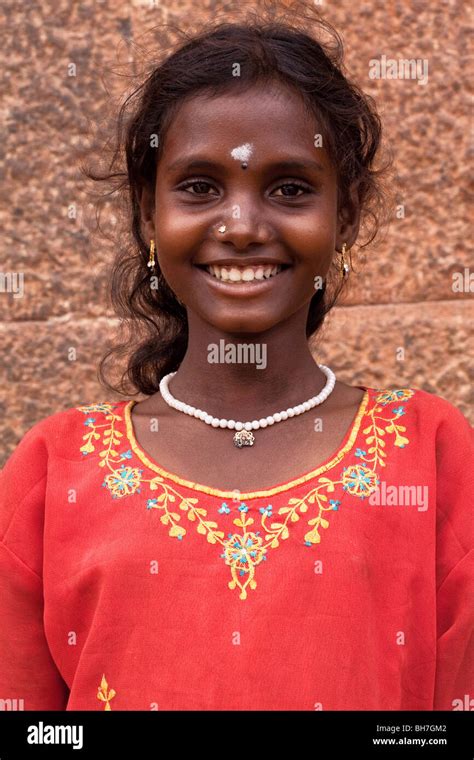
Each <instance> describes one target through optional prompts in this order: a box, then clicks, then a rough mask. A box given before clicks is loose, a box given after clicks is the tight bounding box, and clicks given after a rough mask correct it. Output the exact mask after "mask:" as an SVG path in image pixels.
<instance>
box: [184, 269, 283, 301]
mask: <svg viewBox="0 0 474 760" xmlns="http://www.w3.org/2000/svg"><path fill="white" fill-rule="evenodd" d="M195 266H196V269H198V270H199V271H200V272H202V274H203V276H204V277H205V278H206V281H207V283H208V284H209V285H211V287H214V289H215V290H220V291H222V292H223V293H227V294H228V295H232V296H239V295H240V296H246V295H253V294H256V293H259V292H260V291H262V290H264V289H265V288H268V287H273V286H276V285H275V283H278V282H280V283H281V282H282V281H283V280H284V278H285V275H286V273H287V272H288V271H289V270H290V268H291V267H289V266H285V267H283V268H282V269H281V270H280V271H279V272H278V273H277V274H275V275H273V276H272V277H268V278H264V279H263V280H256V279H254V280H250V281H245V280H241V281H240V282H239V281H238V282H233V281H231V280H221V279H218V278H217V277H215V276H214V275H213V274H210V273H209V272H208V271H207V269H206V267H203V266H197V265H195ZM270 283H271V284H270Z"/></svg>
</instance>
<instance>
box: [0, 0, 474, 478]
mask: <svg viewBox="0 0 474 760" xmlns="http://www.w3.org/2000/svg"><path fill="white" fill-rule="evenodd" d="M250 5H252V6H255V5H256V4H255V3H253V4H250ZM286 5H287V4H286V3H284V2H281V3H279V4H278V6H279V7H280V8H283V7H285V6H286ZM315 5H317V4H315ZM318 7H319V8H320V9H321V10H322V11H323V12H324V14H325V16H326V17H327V18H328V20H329V21H330V22H332V23H333V24H334V25H335V26H336V28H337V29H338V30H339V32H340V33H341V34H342V36H343V39H344V42H345V46H346V59H345V60H346V66H347V68H348V70H349V72H350V73H351V75H352V76H353V77H354V78H355V80H356V81H357V83H358V84H359V85H360V86H361V87H362V88H363V89H364V90H365V91H366V92H368V93H369V94H370V95H372V96H373V97H374V98H375V99H376V102H377V105H378V108H379V111H380V113H381V116H382V119H383V124H384V130H385V139H386V142H387V144H388V145H389V146H390V148H391V150H392V151H393V154H394V161H395V170H396V174H395V176H394V180H393V183H394V185H393V190H394V193H395V196H396V199H397V202H398V203H399V204H400V205H402V206H403V208H404V215H403V216H402V218H398V217H396V216H394V218H393V220H392V224H391V226H390V229H389V231H388V234H387V235H386V237H385V239H384V240H383V241H382V242H381V243H380V242H379V244H378V245H377V246H375V247H374V248H370V247H369V248H368V249H366V251H365V253H364V254H363V256H360V257H359V258H358V260H357V266H356V269H357V270H358V274H357V275H354V274H353V275H352V284H351V287H350V289H349V291H348V293H347V295H346V296H345V298H344V299H343V301H342V302H341V304H340V305H339V306H338V307H337V308H336V309H335V310H333V312H332V313H331V315H330V317H329V318H328V321H327V324H326V326H325V328H324V332H323V334H322V336H321V340H319V341H318V345H317V359H318V361H320V362H323V363H328V364H330V366H331V367H333V368H334V369H335V371H336V373H337V375H338V378H339V379H340V380H343V381H344V382H347V383H350V384H358V383H363V384H366V385H373V386H378V387H403V386H411V387H418V388H423V389H425V390H427V391H430V392H433V393H436V394H439V395H441V396H443V397H445V398H447V399H448V400H450V401H451V402H452V403H454V404H455V405H457V406H458V407H459V408H460V409H461V411H462V412H463V413H464V414H465V415H466V416H467V417H468V419H469V420H470V421H471V422H472V423H474V393H473V374H474V369H473V341H472V323H473V316H474V306H473V300H472V290H473V289H474V288H473V286H472V285H470V284H469V275H470V274H471V272H472V255H470V254H471V251H470V250H469V249H470V236H469V232H470V229H471V228H470V226H469V221H470V218H469V212H470V209H471V208H472V206H471V207H470V206H469V200H468V199H469V191H470V190H471V187H472V185H471V181H470V179H469V168H472V164H471V165H470V164H469V146H470V143H469V137H470V134H469V133H470V129H471V130H472V122H471V120H470V119H471V117H470V114H469V98H470V97H472V42H471V43H469V40H470V39H471V40H472V35H471V37H470V36H469V31H470V27H469V14H468V4H466V3H464V2H463V1H462V0H449V1H445V2H442V1H441V0H438V1H437V2H428V1H427V0H423V1H422V0H418V1H416V0H401V1H400V2H392V3H390V4H386V3H377V2H374V1H372V2H367V1H362V2H359V3H356V4H355V3H353V2H351V1H350V0H339V1H338V2H322V3H321V4H320V5H319V6H318ZM3 9H4V23H5V28H4V31H5V32H6V34H4V43H3V46H2V51H1V52H0V56H1V58H2V59H3V60H2V70H3V86H2V89H3V97H2V117H3V118H2V122H3V134H2V157H1V171H2V185H1V191H0V192H1V196H2V198H1V200H2V204H1V222H2V230H3V234H2V243H1V266H0V272H1V274H2V280H1V285H2V287H1V289H0V361H1V379H0V385H1V388H2V398H1V399H0V411H1V422H0V425H1V431H0V437H1V440H2V447H1V460H0V465H1V464H3V462H4V461H5V459H6V458H7V456H8V455H9V454H10V453H11V451H12V450H13V448H14V447H15V445H16V444H17V442H18V440H19V439H20V438H21V436H22V435H23V434H24V432H26V430H28V429H29V428H30V427H31V426H32V425H33V424H35V423H36V422H37V421H38V420H40V419H42V418H44V417H45V416H47V415H49V414H52V413H53V412H56V411H59V410H61V409H65V408H68V407H70V406H75V405H77V404H78V403H84V402H87V403H89V402H90V403H92V402H94V401H99V400H102V401H104V400H114V398H119V396H116V397H113V396H111V394H110V393H109V392H107V391H105V390H104V389H103V388H102V387H101V386H100V384H99V382H98V380H97V376H96V366H97V362H98V359H99V358H100V356H101V354H102V351H103V348H104V345H105V342H106V341H107V340H109V339H110V337H111V336H112V335H113V332H114V329H115V327H116V324H117V321H116V319H115V318H114V315H113V313H112V312H111V310H110V307H109V306H108V305H107V302H106V286H107V278H108V270H107V265H108V264H109V262H110V260H111V257H112V254H113V244H112V242H111V241H110V240H108V239H105V238H104V237H101V236H99V235H98V234H97V233H96V232H94V230H93V225H92V224H91V219H92V217H93V207H92V206H91V200H90V196H89V194H88V188H87V185H86V184H85V183H84V181H83V179H82V177H81V175H80V171H79V168H78V161H79V159H80V158H81V157H83V156H86V155H87V153H88V150H89V148H90V147H91V145H92V143H93V140H94V139H95V138H91V135H92V134H94V129H95V126H96V125H97V124H98V123H99V122H100V121H101V120H102V119H103V118H104V114H106V113H107V112H108V109H110V107H111V102H112V101H113V100H114V99H118V101H120V98H121V96H122V94H123V93H124V91H125V90H126V88H127V81H126V78H125V79H124V78H123V77H122V76H121V75H120V72H122V71H123V66H124V64H125V68H126V69H127V68H128V70H129V71H130V72H132V73H133V74H135V75H137V72H138V75H139V71H140V65H141V61H142V60H143V55H142V51H143V46H146V47H147V49H148V50H150V31H149V30H150V28H151V27H154V26H156V25H157V24H161V23H168V24H170V25H171V27H172V26H173V25H177V26H179V27H181V28H184V29H188V28H191V27H192V24H193V23H194V20H198V21H202V20H205V19H209V18H215V17H217V16H219V17H222V18H227V19H233V18H240V17H241V14H242V13H243V12H245V4H241V3H238V4H236V3H216V2H211V1H208V2H200V3H198V4H196V3H194V2H191V1H190V0H184V1H183V2H171V1H170V0H164V1H163V2H160V3H158V2H151V1H150V2H148V0H146V1H142V0H135V2H132V3H130V2H122V0H115V2H113V3H112V2H110V0H105V1H104V2H100V3H97V2H92V0H85V1H84V2H81V3H71V2H64V0H55V1H54V2H51V0H50V1H49V2H43V3H38V2H31V3H29V4H28V6H27V7H26V6H25V5H24V4H20V3H16V4H13V3H11V2H8V0H6V2H5V3H3ZM152 39H154V40H155V43H154V44H156V45H158V46H159V45H160V44H164V43H165V42H166V41H171V42H172V40H173V32H172V31H166V32H162V33H161V34H160V33H158V32H156V33H155V32H153V33H152ZM382 56H386V58H387V59H389V58H394V59H397V60H399V59H420V60H423V61H427V62H428V82H427V83H426V84H420V83H419V82H418V81H417V80H416V79H406V78H401V79H387V78H381V79H371V78H370V77H369V73H368V72H369V61H370V60H371V59H379V60H381V58H382ZM71 64H74V67H75V76H71V75H70V74H71V71H72V70H73V69H71ZM469 72H471V77H469ZM118 101H117V100H116V102H118ZM71 208H74V209H75V210H76V214H75V217H74V216H73V218H71V213H70V210H71ZM106 211H107V213H106V221H107V224H108V225H110V229H112V228H113V226H114V215H115V214H116V213H117V211H116V210H115V209H114V208H113V206H112V205H111V206H110V207H108V208H107V210H106ZM470 266H471V269H469V267H470ZM15 273H16V275H17V276H18V274H21V273H23V277H24V293H23V295H22V297H16V296H15V294H14V293H13V292H12V290H14V289H15V284H14V282H15V280H14V279H10V281H9V280H8V277H7V275H8V276H9V277H10V278H12V277H13V276H14V275H15ZM455 273H463V274H464V275H465V280H464V287H463V288H462V289H461V291H460V292H458V291H457V290H454V289H453V275H454V274H455ZM472 278H474V275H472V274H471V279H472ZM17 282H18V281H17ZM17 287H18V286H17ZM401 348H403V353H404V357H403V359H401V358H400V349H401ZM71 349H72V350H71ZM315 355H316V349H315Z"/></svg>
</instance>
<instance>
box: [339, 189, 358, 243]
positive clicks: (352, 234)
mask: <svg viewBox="0 0 474 760" xmlns="http://www.w3.org/2000/svg"><path fill="white" fill-rule="evenodd" d="M360 210H361V209H360V202H359V194H358V192H357V184H356V183H353V184H352V185H351V188H350V190H349V200H348V201H346V205H345V206H344V207H342V208H340V210H339V212H338V225H337V235H336V248H337V250H341V249H342V245H343V243H346V244H347V249H348V250H350V249H351V248H352V246H353V245H354V243H355V241H356V240H357V235H358V234H359V226H360Z"/></svg>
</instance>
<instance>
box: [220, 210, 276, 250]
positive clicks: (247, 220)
mask: <svg viewBox="0 0 474 760" xmlns="http://www.w3.org/2000/svg"><path fill="white" fill-rule="evenodd" d="M214 237H215V239H216V240H218V241H219V242H221V243H228V244H232V245H233V246H234V247H235V248H236V249H238V250H240V249H244V248H248V247H250V246H251V245H255V244H257V245H259V244H267V243H268V242H270V241H271V239H272V233H271V229H270V226H269V225H268V223H266V222H265V220H264V219H262V218H261V215H259V214H258V213H256V209H254V210H253V211H250V210H245V211H244V212H243V211H242V209H241V207H240V206H238V205H237V206H235V205H234V206H233V207H232V212H231V213H230V214H225V213H224V214H222V215H221V218H220V220H219V221H218V222H217V223H216V224H215V225H214Z"/></svg>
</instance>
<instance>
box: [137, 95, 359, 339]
mask: <svg viewBox="0 0 474 760" xmlns="http://www.w3.org/2000/svg"><path fill="white" fill-rule="evenodd" d="M319 132H320V130H319V129H318V126H317V124H316V123H315V120H314V118H311V117H310V116H309V115H308V114H307V113H306V111H305V109H304V106H303V103H302V102H301V101H300V99H299V98H298V96H297V94H296V93H294V92H292V91H291V90H287V89H285V88H276V87H273V88H270V87H268V86H267V87H265V88H260V87H255V88H252V89H249V90H248V91H247V92H245V93H241V94H231V95H228V94H226V95H223V96H220V97H212V98H210V97H206V96H205V95H198V96H196V97H193V98H190V99H189V100H187V101H186V102H184V103H183V104H182V105H181V106H180V108H179V110H178V111H177V112H176V115H175V118H174V120H173V123H172V125H171V127H170V128H169V130H168V132H167V135H166V137H165V141H164V145H163V153H162V157H161V160H160V162H159V164H158V167H157V176H156V186H155V197H154V199H153V196H152V194H151V193H150V192H145V193H144V194H143V196H142V199H141V210H142V224H143V232H144V235H145V240H150V239H152V238H153V239H154V240H155V243H156V247H157V254H158V260H159V263H160V267H161V270H162V272H163V275H164V277H165V279H166V281H167V282H168V284H169V286H170V287H171V288H172V290H173V291H174V292H175V294H176V295H177V296H178V298H179V299H180V300H181V301H182V302H183V303H184V304H185V306H186V307H187V314H188V321H189V323H190V327H191V322H192V321H193V320H195V319H196V318H197V319H198V320H199V321H204V322H206V323H208V324H210V325H212V326H213V327H214V328H215V329H216V330H218V331H222V332H224V333H259V332H263V331H265V330H269V329H271V328H272V327H274V326H275V325H277V324H278V323H280V322H283V321H284V320H286V319H287V318H288V317H290V316H291V315H292V314H295V313H296V312H298V311H300V312H301V318H302V323H303V324H304V325H305V324H306V318H307V313H308V308H309V302H310V300H311V298H312V296H313V295H314V294H315V292H316V289H315V288H317V287H318V285H319V287H320V286H321V282H322V280H324V278H325V277H326V274H327V272H328V269H329V266H330V264H331V260H332V258H333V256H334V255H335V249H336V247H337V248H338V249H339V250H340V248H341V246H342V243H343V242H346V243H347V246H348V249H349V248H350V246H351V244H352V242H353V240H354V239H355V237H356V235H357V228H358V225H357V222H356V221H354V220H348V219H342V218H338V215H337V182H336V175H335V170H334V168H333V166H332V165H331V163H330V161H329V158H328V155H327V153H326V149H325V147H324V142H323V145H322V147H320V142H321V138H319V137H318V135H319ZM244 162H245V163H246V164H247V168H242V164H243V163H244ZM283 162H285V163H286V162H291V165H289V164H288V165H286V166H283ZM351 221H352V224H351V223H350V222H351ZM222 225H225V228H226V229H225V231H224V232H223V233H221V232H219V228H222ZM261 262H269V264H270V263H275V264H278V263H281V264H283V265H289V266H287V268H284V269H283V270H282V271H281V272H280V273H279V274H277V275H275V276H273V277H271V278H269V279H268V280H267V279H264V280H263V281H260V282H248V283H247V284H243V283H235V284H226V283H223V282H221V281H220V280H218V279H216V278H215V277H213V276H212V275H210V274H208V273H207V272H206V271H205V270H204V269H203V268H201V267H202V265H204V264H216V265H217V266H219V265H225V263H227V268H228V269H229V268H230V265H231V264H232V263H234V264H237V265H240V266H244V265H246V264H252V263H253V264H254V265H257V264H259V263H261ZM315 278H316V279H315ZM319 278H321V280H320V279H319Z"/></svg>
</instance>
